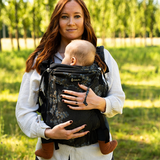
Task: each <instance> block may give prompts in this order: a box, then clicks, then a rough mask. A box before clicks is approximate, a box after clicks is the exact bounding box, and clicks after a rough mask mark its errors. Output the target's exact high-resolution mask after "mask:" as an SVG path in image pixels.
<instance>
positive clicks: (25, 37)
mask: <svg viewBox="0 0 160 160" xmlns="http://www.w3.org/2000/svg"><path fill="white" fill-rule="evenodd" d="M24 43H25V48H27V29H26V28H25V27H24Z"/></svg>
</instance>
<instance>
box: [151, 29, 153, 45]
mask: <svg viewBox="0 0 160 160" xmlns="http://www.w3.org/2000/svg"><path fill="white" fill-rule="evenodd" d="M150 39H151V46H153V33H152V31H151V33H150Z"/></svg>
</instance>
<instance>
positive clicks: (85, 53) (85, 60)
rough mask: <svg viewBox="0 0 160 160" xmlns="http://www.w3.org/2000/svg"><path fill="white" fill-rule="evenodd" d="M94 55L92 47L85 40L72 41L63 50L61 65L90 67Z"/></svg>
mask: <svg viewBox="0 0 160 160" xmlns="http://www.w3.org/2000/svg"><path fill="white" fill-rule="evenodd" d="M95 55H96V48H95V47H94V45H93V44H92V43H90V42H88V41H86V40H73V41H71V42H70V43H69V44H68V45H67V46H66V49H65V53H64V59H63V61H62V64H68V65H79V66H90V65H92V64H93V62H94V60H95Z"/></svg>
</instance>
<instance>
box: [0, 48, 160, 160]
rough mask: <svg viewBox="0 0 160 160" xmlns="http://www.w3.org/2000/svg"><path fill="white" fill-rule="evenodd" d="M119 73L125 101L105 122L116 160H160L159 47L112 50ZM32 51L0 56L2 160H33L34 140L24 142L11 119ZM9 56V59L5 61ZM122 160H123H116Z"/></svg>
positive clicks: (0, 153) (14, 120) (3, 53)
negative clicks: (120, 112)
mask: <svg viewBox="0 0 160 160" xmlns="http://www.w3.org/2000/svg"><path fill="white" fill-rule="evenodd" d="M109 50H110V53H111V54H112V55H113V57H114V58H115V60H116V61H117V63H118V66H119V68H120V76H121V82H122V87H123V90H124V92H125V94H126V101H125V103H124V109H123V114H122V115H116V116H114V117H113V118H108V121H109V124H110V130H111V134H112V137H113V139H116V140H117V141H118V146H117V148H116V150H115V152H114V157H115V159H116V160H159V159H160V152H159V148H160V143H159V142H160V123H159V122H160V116H159V115H160V83H159V82H160V66H159V64H160V47H146V48H142V47H141V48H132V47H131V48H110V49H109ZM31 52H32V51H31V50H23V51H20V52H18V51H12V52H2V53H0V73H1V74H0V159H2V160H22V159H23V160H32V159H33V160H34V159H35V156H34V150H35V145H36V142H37V139H31V138H28V137H26V136H25V135H24V134H23V133H22V131H21V130H20V128H19V126H18V124H17V120H16V117H15V106H16V101H17V98H18V94H19V88H20V84H21V81H22V76H23V73H24V70H25V61H26V59H27V57H28V55H29V54H30V53H31ZM5 55H7V57H6V56H5ZM119 157H121V158H119Z"/></svg>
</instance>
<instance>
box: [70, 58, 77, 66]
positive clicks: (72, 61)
mask: <svg viewBox="0 0 160 160" xmlns="http://www.w3.org/2000/svg"><path fill="white" fill-rule="evenodd" d="M76 63H77V59H76V57H72V58H71V63H70V65H71V66H75V65H76Z"/></svg>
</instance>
